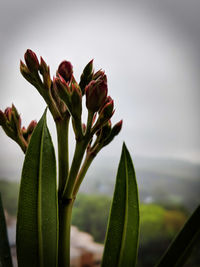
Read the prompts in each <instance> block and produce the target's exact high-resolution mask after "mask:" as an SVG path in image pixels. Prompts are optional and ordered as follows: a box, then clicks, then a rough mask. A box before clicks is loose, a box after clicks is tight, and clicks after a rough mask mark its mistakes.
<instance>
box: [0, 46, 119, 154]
mask: <svg viewBox="0 0 200 267" xmlns="http://www.w3.org/2000/svg"><path fill="white" fill-rule="evenodd" d="M24 59H25V63H23V62H22V61H20V71H21V73H22V75H23V76H24V78H25V79H26V80H28V81H29V82H30V83H31V84H32V85H34V86H35V87H36V89H37V90H38V91H39V93H40V94H41V95H42V97H43V98H44V100H45V101H46V103H47V105H48V107H49V109H50V111H51V113H52V115H53V118H54V120H55V122H56V124H57V123H59V121H63V120H64V118H67V119H68V120H69V118H70V117H71V118H72V124H73V129H74V132H75V137H76V140H82V139H84V138H85V139H87V141H88V144H89V145H88V149H90V150H91V149H92V151H93V152H94V153H96V152H97V151H98V150H99V149H100V148H102V147H103V146H105V145H107V144H108V143H110V142H111V141H112V140H113V138H114V137H115V136H116V135H117V134H118V133H119V132H120V130H121V127H122V121H119V122H118V123H117V124H115V125H114V126H113V127H112V125H111V121H110V119H111V117H112V116H113V114H114V101H113V100H112V98H111V97H110V96H108V86H107V77H106V75H105V73H104V71H102V70H99V71H97V72H94V69H93V60H91V61H90V62H89V63H88V64H87V65H86V67H85V68H84V70H83V73H82V75H81V78H80V82H79V83H78V82H77V81H76V80H75V78H74V75H73V66H72V64H71V63H70V62H69V61H63V62H61V64H60V65H59V67H58V70H57V72H56V76H55V77H54V78H53V80H51V77H50V69H49V66H48V65H47V64H46V62H45V61H44V59H43V58H42V57H41V58H40V62H39V60H38V58H37V56H36V54H35V53H34V52H33V51H31V50H30V49H28V50H27V51H26V53H25V55H24ZM84 96H85V98H86V107H87V109H88V122H87V125H85V124H84V123H82V118H81V116H82V99H83V97H84ZM11 114H12V115H11ZM17 114H18V113H17V112H16V109H15V108H14V106H13V107H12V108H11V109H8V110H7V111H6V112H5V113H3V112H1V113H0V116H1V125H2V126H3V128H4V130H5V131H6V133H7V134H8V135H9V136H11V137H12V138H13V139H16V133H17V135H18V137H20V138H18V139H20V140H22V141H21V142H22V143H25V144H26V147H27V143H28V142H29V139H30V135H31V134H30V133H31V130H32V129H33V128H34V127H35V122H32V123H31V125H30V126H29V127H28V128H27V129H25V128H22V129H21V128H20V127H21V126H19V125H18V126H17V123H18V124H20V122H19V121H20V117H19V116H18V115H17ZM16 118H18V121H16ZM95 134H96V140H95V142H94V143H93V144H94V145H93V146H92V139H93V136H94V135H95ZM97 144H98V146H97ZM20 146H21V147H22V145H20ZM97 147H98V149H97ZM94 148H95V149H94ZM23 150H25V149H24V148H23Z"/></svg>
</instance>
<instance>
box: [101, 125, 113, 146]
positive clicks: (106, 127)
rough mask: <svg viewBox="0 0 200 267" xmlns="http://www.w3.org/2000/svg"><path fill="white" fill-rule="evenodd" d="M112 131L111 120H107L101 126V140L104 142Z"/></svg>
mask: <svg viewBox="0 0 200 267" xmlns="http://www.w3.org/2000/svg"><path fill="white" fill-rule="evenodd" d="M110 132H111V122H110V121H109V122H107V123H106V124H105V125H104V126H103V127H102V128H101V136H100V140H99V142H103V141H104V140H105V139H106V138H107V137H108V136H109V135H110Z"/></svg>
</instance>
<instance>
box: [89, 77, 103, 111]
mask: <svg viewBox="0 0 200 267" xmlns="http://www.w3.org/2000/svg"><path fill="white" fill-rule="evenodd" d="M107 92H108V87H107V83H106V82H105V81H104V80H99V81H91V82H90V83H89V84H88V85H87V86H86V88H85V93H86V106H87V108H88V110H90V111H93V112H96V111H98V110H99V109H100V107H101V106H102V105H103V103H104V101H105V99H106V97H107Z"/></svg>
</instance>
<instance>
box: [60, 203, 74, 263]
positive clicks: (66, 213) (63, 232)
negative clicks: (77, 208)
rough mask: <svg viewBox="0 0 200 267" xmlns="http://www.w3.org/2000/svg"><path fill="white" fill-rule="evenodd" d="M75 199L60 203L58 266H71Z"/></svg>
mask: <svg viewBox="0 0 200 267" xmlns="http://www.w3.org/2000/svg"><path fill="white" fill-rule="evenodd" d="M73 202H74V200H72V199H71V200H69V201H68V202H61V201H60V203H59V246H58V266H59V267H70V228H71V215H72V207H73Z"/></svg>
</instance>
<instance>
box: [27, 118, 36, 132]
mask: <svg viewBox="0 0 200 267" xmlns="http://www.w3.org/2000/svg"><path fill="white" fill-rule="evenodd" d="M36 126H37V121H36V120H33V121H31V122H30V124H29V126H28V128H27V133H28V134H31V133H32V132H33V130H34V129H35V127H36Z"/></svg>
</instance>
